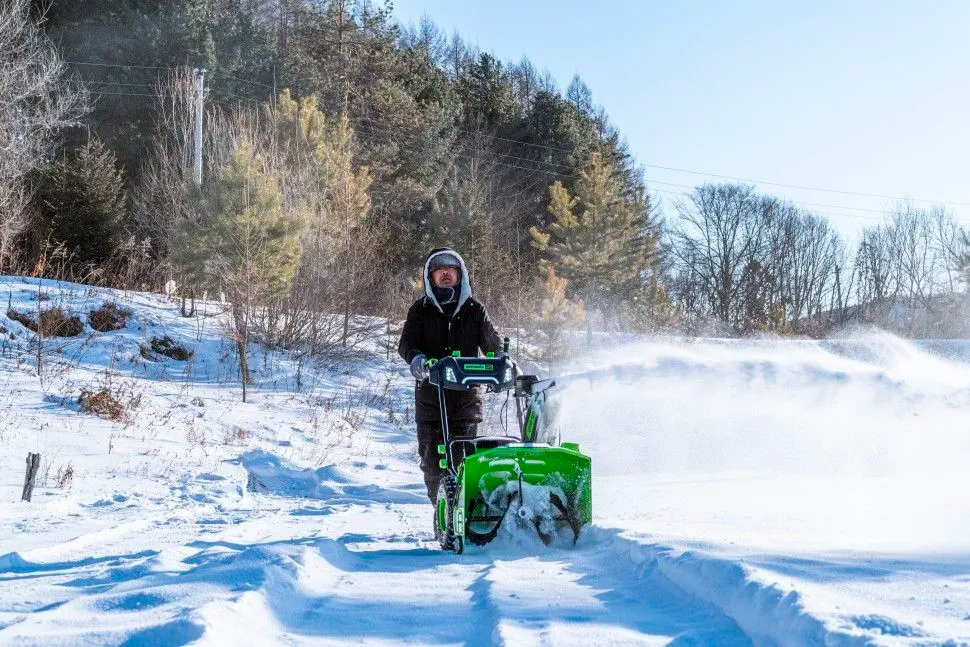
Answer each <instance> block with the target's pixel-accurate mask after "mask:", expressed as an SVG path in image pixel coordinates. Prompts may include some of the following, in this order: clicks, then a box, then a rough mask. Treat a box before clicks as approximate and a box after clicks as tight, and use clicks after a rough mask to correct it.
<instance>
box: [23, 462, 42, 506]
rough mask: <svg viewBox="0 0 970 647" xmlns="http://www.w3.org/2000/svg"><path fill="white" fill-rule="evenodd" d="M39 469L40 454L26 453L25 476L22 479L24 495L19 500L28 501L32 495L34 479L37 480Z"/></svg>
mask: <svg viewBox="0 0 970 647" xmlns="http://www.w3.org/2000/svg"><path fill="white" fill-rule="evenodd" d="M39 468H40V454H32V453H30V452H28V453H27V476H25V477H24V493H23V495H21V500H23V501H27V502H29V501H30V497H31V495H33V493H34V479H35V478H37V470H38V469H39Z"/></svg>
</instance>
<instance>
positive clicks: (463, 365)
mask: <svg viewBox="0 0 970 647" xmlns="http://www.w3.org/2000/svg"><path fill="white" fill-rule="evenodd" d="M517 373H518V371H517V367H516V365H515V362H513V361H512V360H511V359H509V358H508V357H458V356H452V357H443V358H441V359H440V360H438V361H437V362H435V363H434V364H432V365H431V366H430V367H429V368H428V380H429V381H430V382H431V383H432V384H434V385H435V386H437V387H438V388H441V389H449V390H451V391H467V390H468V389H470V388H471V387H472V386H474V385H476V384H484V385H485V386H487V387H488V388H489V390H491V391H505V390H508V389H512V388H515V378H516V376H517Z"/></svg>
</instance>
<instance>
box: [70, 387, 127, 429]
mask: <svg viewBox="0 0 970 647" xmlns="http://www.w3.org/2000/svg"><path fill="white" fill-rule="evenodd" d="M80 404H81V411H87V412H88V413H94V414H97V415H99V416H101V417H102V418H107V419H109V420H114V421H116V422H123V421H124V420H125V405H123V404H122V403H121V400H119V399H118V398H116V397H115V396H114V395H113V394H112V393H111V391H109V390H108V389H106V388H104V387H102V388H101V390H100V391H98V392H96V393H92V392H91V391H88V390H87V389H84V390H82V391H81V399H80Z"/></svg>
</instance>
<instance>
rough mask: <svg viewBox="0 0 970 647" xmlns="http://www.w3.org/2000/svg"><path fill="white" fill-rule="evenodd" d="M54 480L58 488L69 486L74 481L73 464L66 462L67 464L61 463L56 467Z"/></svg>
mask: <svg viewBox="0 0 970 647" xmlns="http://www.w3.org/2000/svg"><path fill="white" fill-rule="evenodd" d="M54 479H55V480H56V482H57V483H56V486H57V487H59V488H64V487H67V486H69V485H70V484H71V483H73V482H74V466H73V465H71V464H70V463H68V464H67V465H61V466H60V467H58V468H57V476H55V477H54Z"/></svg>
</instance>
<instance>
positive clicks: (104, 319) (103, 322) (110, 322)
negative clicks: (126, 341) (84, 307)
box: [88, 301, 131, 332]
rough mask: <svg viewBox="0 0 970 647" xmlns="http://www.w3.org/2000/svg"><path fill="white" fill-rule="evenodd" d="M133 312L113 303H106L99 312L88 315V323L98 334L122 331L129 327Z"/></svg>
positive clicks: (95, 311)
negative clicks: (129, 319) (129, 318)
mask: <svg viewBox="0 0 970 647" xmlns="http://www.w3.org/2000/svg"><path fill="white" fill-rule="evenodd" d="M130 316H131V310H129V309H128V308H122V307H119V306H118V304H116V303H114V302H113V301H105V302H104V303H103V304H101V307H100V308H98V309H97V310H92V311H91V312H89V313H88V323H90V324H91V327H92V328H94V329H95V330H97V331H98V332H111V331H112V330H121V329H122V328H124V327H125V326H127V325H128V317H130Z"/></svg>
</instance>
